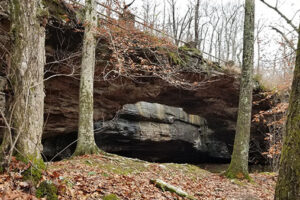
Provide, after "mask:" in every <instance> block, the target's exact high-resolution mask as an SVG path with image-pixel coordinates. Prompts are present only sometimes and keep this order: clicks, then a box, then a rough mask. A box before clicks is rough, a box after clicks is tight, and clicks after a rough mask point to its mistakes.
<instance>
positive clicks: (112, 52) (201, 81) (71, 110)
mask: <svg viewBox="0 0 300 200" xmlns="http://www.w3.org/2000/svg"><path fill="white" fill-rule="evenodd" d="M0 2H1V0H0ZM49 2H52V1H49ZM52 3H53V5H52V4H51V6H49V8H50V11H49V12H50V16H49V19H48V24H47V27H46V28H47V38H46V55H47V64H46V66H45V70H46V71H45V93H46V97H45V117H44V118H45V129H44V135H43V139H44V141H43V142H44V153H46V154H47V155H48V157H49V158H51V156H52V157H53V156H54V155H55V154H56V153H57V152H59V151H60V150H62V149H63V147H64V146H66V145H68V144H70V143H71V142H72V141H74V140H76V137H77V134H76V132H77V126H78V91H79V79H78V78H79V77H78V72H79V69H78V68H79V63H80V60H81V58H80V55H81V44H82V35H83V32H82V30H83V26H82V24H80V23H79V20H77V18H76V16H77V15H76V14H74V12H75V11H74V10H73V9H70V8H69V7H68V6H67V5H66V4H62V5H59V4H58V3H57V2H56V1H53V2H52ZM52 7H53V9H52V10H51V8H52ZM53 10H54V12H53ZM0 11H1V12H0V33H1V37H0V42H1V44H3V45H1V48H0V55H1V56H2V57H3V58H4V57H5V55H7V51H9V44H10V42H9V37H8V31H9V19H8V15H7V13H6V11H7V9H2V10H0ZM66 15H67V17H66ZM113 34H114V35H113V37H114V39H115V41H114V43H113V44H112V42H111V41H110V37H106V36H105V33H103V35H101V36H99V44H98V47H97V63H96V68H95V78H96V80H95V89H94V120H95V122H99V121H105V123H104V124H103V126H104V127H105V126H106V127H107V126H108V125H111V126H113V127H114V128H113V129H111V131H112V132H116V131H119V128H122V127H123V129H125V127H128V129H130V128H131V129H134V131H135V133H139V132H141V130H144V129H147V128H148V129H149V128H150V129H154V127H155V125H158V126H165V127H167V128H169V130H171V131H167V132H166V133H164V132H161V134H162V135H160V137H159V139H160V140H162V141H161V143H160V144H159V145H157V146H155V145H156V143H155V142H156V141H155V140H157V138H156V139H155V138H151V137H150V136H149V135H148V136H147V135H145V134H144V135H140V136H139V137H140V138H138V135H136V134H135V135H134V137H133V138H132V139H133V140H132V141H130V142H127V143H126V142H124V141H125V140H128V138H126V137H127V136H128V135H130V131H129V130H128V131H127V132H120V133H118V134H112V133H109V134H108V132H106V133H105V134H103V135H102V136H101V137H99V138H102V139H101V140H98V139H97V140H98V143H99V144H101V145H103V148H107V150H109V151H112V152H113V151H115V152H116V151H117V150H116V149H117V148H121V147H118V144H117V145H116V146H115V147H114V148H112V146H109V145H107V144H105V143H104V142H105V137H106V138H110V139H111V140H113V137H118V138H117V140H116V139H115V140H114V141H119V142H120V141H121V140H122V139H123V140H124V141H123V144H126V145H124V146H123V147H122V148H123V150H122V152H125V150H124V149H125V146H127V147H128V146H129V145H133V147H130V146H129V147H128V148H131V149H132V148H136V149H137V148H139V149H140V153H141V154H142V153H145V152H143V149H145V148H149V147H151V148H152V149H155V148H157V151H156V153H157V154H161V152H164V151H168V149H169V148H171V149H174V146H175V145H176V146H178V149H180V148H185V149H189V150H187V151H186V152H188V154H190V155H191V156H190V158H191V157H193V155H194V154H193V153H194V152H201V154H202V153H203V155H201V156H202V157H203V158H204V157H206V158H208V159H209V158H221V159H223V158H225V159H227V158H228V152H227V150H226V149H227V148H228V151H229V154H230V151H231V148H232V144H233V139H234V133H235V123H236V115H237V106H238V94H239V74H234V73H231V72H230V71H228V70H227V69H226V68H224V67H220V66H219V65H218V64H216V63H212V62H210V61H209V60H207V59H204V58H203V56H202V55H201V52H199V51H198V50H195V49H190V48H187V47H182V48H179V49H175V50H174V49H172V48H173V47H172V48H167V47H161V46H155V45H158V44H159V43H154V41H155V40H157V38H156V39H154V38H152V39H151V38H150V39H149V38H147V37H150V36H147V35H145V34H143V33H141V32H139V31H136V32H133V33H130V34H128V33H127V35H125V36H124V35H121V33H119V32H116V33H113ZM122 34H124V33H122ZM125 34H126V33H125ZM139 37H142V40H141V41H139V40H138V39H137V38H139ZM118 39H119V40H122V42H120V41H119V40H118ZM145 41H146V42H145ZM121 44H126V45H125V47H126V48H124V46H121ZM3 47H6V48H3ZM116 51H117V53H118V55H117V56H119V57H118V59H116ZM119 60H122V61H123V63H122V65H121V66H123V68H121V67H120V63H118V62H117V61H119ZM7 61H8V59H1V60H0V69H1V71H0V72H1V73H0V75H1V76H3V77H5V71H6V68H7V66H8V65H9V63H8V62H7ZM145 62H146V64H147V66H151V67H152V68H151V70H149V69H147V68H143V67H144V66H145ZM118 67H119V68H118ZM170 77H171V78H170ZM180 81H183V82H184V83H187V85H188V87H187V86H186V85H185V84H180V83H179V82H180ZM194 83H195V84H194ZM194 85H195V87H193V86H194ZM4 88H5V89H4V90H5V91H1V92H4V93H5V95H11V94H10V92H9V85H8V86H5V87H4ZM258 92H259V90H256V91H255V92H254V100H258V99H264V96H263V95H259V94H258ZM139 101H146V102H151V103H159V104H163V105H167V106H169V107H164V108H165V109H164V110H165V111H164V115H166V117H163V118H161V117H159V116H158V115H157V114H155V113H152V114H151V113H148V114H149V115H148V118H147V117H145V116H143V115H141V113H140V112H137V110H136V106H133V105H126V106H125V107H124V109H125V110H124V109H123V110H122V111H121V112H120V113H119V118H118V119H117V120H115V121H114V120H113V121H110V122H107V121H109V120H112V119H113V118H114V117H115V115H116V113H117V111H118V110H121V109H122V106H124V105H125V104H134V103H136V102H139ZM140 104H141V103H140ZM159 104H151V105H152V106H153V105H159ZM143 105H150V104H147V103H144V104H143ZM170 106H172V107H170ZM173 107H178V108H173ZM166 108H167V109H166ZM179 108H182V109H183V110H184V111H185V112H187V113H189V114H191V115H190V116H192V115H199V116H201V117H195V119H196V118H197V119H199V121H197V120H196V121H195V123H193V122H192V121H190V119H188V118H186V119H185V118H180V117H178V113H181V114H183V113H184V112H183V110H181V111H180V109H179ZM130 109H131V110H134V112H135V113H136V114H132V113H134V112H133V111H132V112H131V110H130ZM169 109H170V110H172V112H173V110H175V111H174V112H175V114H174V118H173V117H172V116H173V115H167V113H168V112H169V111H166V110H169ZM267 109H270V104H269V103H268V102H267V103H266V102H265V101H260V104H258V105H255V107H254V114H255V113H257V112H258V111H259V110H267ZM150 110H153V111H154V110H155V109H150ZM150 110H149V109H148V111H150ZM122 112H123V114H122ZM124 112H125V113H126V112H127V114H124ZM130 112H131V114H130ZM170 112H171V111H170ZM176 112H177V113H176ZM183 115H184V116H188V115H187V114H186V113H185V114H183ZM175 116H177V118H175ZM131 118H134V119H135V121H131V120H129V119H131ZM187 119H188V120H187ZM200 119H201V120H200ZM204 119H205V120H204ZM145 120H146V121H145ZM173 120H174V122H172V121H173ZM129 121H130V122H129ZM205 121H206V122H205ZM113 122H114V123H113ZM146 122H147V123H146ZM204 122H205V123H204ZM140 124H142V126H141V125H140ZM149 124H153V126H150V127H148V126H149ZM183 124H184V126H183ZM206 126H207V127H209V129H208V131H204V132H202V133H199V132H197V131H196V130H198V129H199V128H200V127H202V128H204V129H205V127H206ZM141 127H142V128H141ZM183 127H184V128H183ZM182 129H183V131H187V130H193V131H195V132H194V133H193V134H190V135H189V136H184V137H183V135H180V134H183V133H186V132H180V131H179V130H182ZM154 130H155V129H154ZM159 130H163V128H162V127H161V129H159ZM262 130H263V129H262ZM263 131H265V130H263ZM142 132H143V131H142ZM196 132H197V133H196ZM123 133H124V134H125V135H123ZM149 133H151V134H153V131H150V132H149ZM126 134H128V135H127V136H126ZM164 134H166V135H165V136H164ZM197 134H199V135H197ZM201 134H204V135H202V136H201ZM0 135H1V134H0ZM97 135H100V133H98V134H97ZM184 135H187V134H184ZM152 136H153V135H152ZM97 137H98V136H97ZM199 138H200V140H199V141H208V144H205V145H200V146H199V147H197V148H194V146H195V144H196V141H198V139H199ZM252 138H254V140H255V141H258V142H255V145H256V146H257V145H258V146H260V149H261V148H263V146H264V145H263V143H264V140H263V138H264V135H263V134H261V133H257V132H256V131H255V130H254V131H253V134H252ZM110 139H109V140H110ZM137 139H139V140H140V141H143V143H141V145H140V146H139V145H136V146H134V145H135V141H136V140H137ZM107 140H108V139H107ZM107 140H106V141H107ZM179 140H180V142H179ZM175 141H176V142H175ZM162 143H165V144H166V145H161V144H162ZM53 144H57V145H56V147H55V148H54V149H55V150H54V149H53V147H52V146H51V145H53ZM224 144H226V148H225V146H224ZM147 145H148V146H147ZM196 146H197V145H196ZM256 146H254V147H253V148H256ZM160 148H161V150H164V151H161V150H159V149H160ZM256 149H257V148H256ZM70 151H72V146H71V148H70ZM128 152H129V151H128ZM130 152H131V151H130ZM150 152H151V151H149V152H148V153H150ZM170 152H171V150H170ZM178 152H184V151H180V150H178ZM178 152H175V153H174V155H168V157H171V156H173V157H178V155H177V153H178ZM204 152H206V153H205V155H204ZM207 152H213V153H211V154H209V153H207ZM152 153H154V151H152ZM64 154H65V155H60V156H61V157H65V156H67V155H69V154H70V153H68V152H64ZM145 156H147V155H145ZM182 156H188V155H183V154H182ZM201 156H200V157H201ZM148 157H149V159H153V160H155V155H154V154H153V155H149V156H148ZM197 159H198V158H197ZM197 159H196V160H197ZM178 161H180V159H178ZM181 161H183V160H182V159H181Z"/></svg>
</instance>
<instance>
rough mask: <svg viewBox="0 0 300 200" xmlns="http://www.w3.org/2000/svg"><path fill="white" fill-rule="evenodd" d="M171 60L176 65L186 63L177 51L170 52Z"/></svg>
mask: <svg viewBox="0 0 300 200" xmlns="http://www.w3.org/2000/svg"><path fill="white" fill-rule="evenodd" d="M168 54H169V57H170V59H171V62H172V63H174V64H175V65H184V61H183V60H182V59H181V58H180V56H179V54H178V53H177V52H168Z"/></svg>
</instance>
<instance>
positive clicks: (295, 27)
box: [260, 0, 299, 33]
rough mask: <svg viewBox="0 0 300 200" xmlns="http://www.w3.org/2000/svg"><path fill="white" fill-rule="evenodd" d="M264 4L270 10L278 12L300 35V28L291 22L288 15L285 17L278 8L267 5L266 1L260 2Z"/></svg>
mask: <svg viewBox="0 0 300 200" xmlns="http://www.w3.org/2000/svg"><path fill="white" fill-rule="evenodd" d="M260 1H261V2H262V3H264V4H265V5H266V6H268V7H269V8H271V9H273V10H274V11H275V12H277V13H278V14H279V15H280V16H281V17H282V18H283V19H284V20H285V21H286V22H287V23H288V24H289V25H290V26H291V27H292V28H293V29H294V31H296V32H297V33H299V28H297V26H296V25H295V24H293V22H292V20H290V19H289V18H288V17H287V16H286V15H284V14H283V13H282V12H281V11H280V10H279V9H278V7H277V4H276V6H272V5H271V4H269V3H267V2H266V1H265V0H260Z"/></svg>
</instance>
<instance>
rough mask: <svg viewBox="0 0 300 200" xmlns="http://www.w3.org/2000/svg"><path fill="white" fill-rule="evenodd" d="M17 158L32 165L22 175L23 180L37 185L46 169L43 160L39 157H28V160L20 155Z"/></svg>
mask: <svg viewBox="0 0 300 200" xmlns="http://www.w3.org/2000/svg"><path fill="white" fill-rule="evenodd" d="M16 158H17V160H19V161H21V162H24V163H25V164H28V163H30V167H29V168H28V169H27V170H25V171H24V172H23V173H22V175H23V179H24V180H27V181H28V180H29V181H32V182H33V183H34V184H35V185H37V184H38V182H39V181H40V180H41V178H42V172H43V171H44V170H45V169H46V165H45V163H44V161H43V159H41V158H37V156H28V158H25V157H24V156H21V155H20V154H17V155H16Z"/></svg>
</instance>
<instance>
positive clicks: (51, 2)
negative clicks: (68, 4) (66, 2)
mask: <svg viewBox="0 0 300 200" xmlns="http://www.w3.org/2000/svg"><path fill="white" fill-rule="evenodd" d="M42 3H43V5H44V7H45V8H48V11H47V12H48V15H51V16H52V17H54V18H56V19H58V20H62V21H65V20H66V19H67V18H68V17H69V16H67V11H66V10H65V9H64V7H63V6H62V3H61V2H60V1H58V0H43V1H42Z"/></svg>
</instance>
